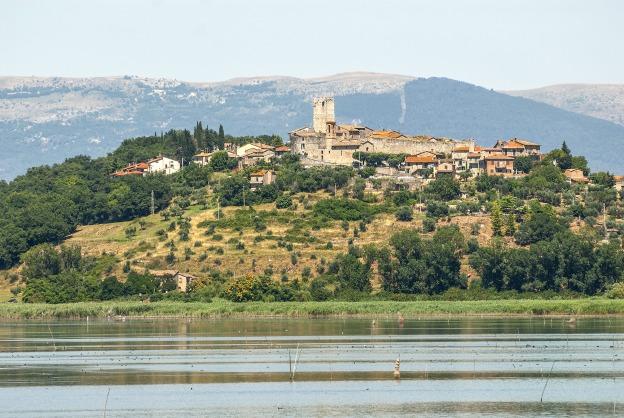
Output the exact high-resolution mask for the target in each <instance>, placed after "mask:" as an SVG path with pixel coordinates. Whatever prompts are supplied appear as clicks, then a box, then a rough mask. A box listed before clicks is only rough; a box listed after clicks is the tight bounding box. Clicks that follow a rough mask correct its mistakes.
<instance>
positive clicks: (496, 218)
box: [490, 200, 503, 236]
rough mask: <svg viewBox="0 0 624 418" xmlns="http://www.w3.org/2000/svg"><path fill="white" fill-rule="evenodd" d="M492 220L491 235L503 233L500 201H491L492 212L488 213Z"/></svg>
mask: <svg viewBox="0 0 624 418" xmlns="http://www.w3.org/2000/svg"><path fill="white" fill-rule="evenodd" d="M490 219H491V221H492V235H494V236H501V235H503V214H502V212H501V206H500V202H499V201H498V200H496V201H494V203H492V212H491V214H490Z"/></svg>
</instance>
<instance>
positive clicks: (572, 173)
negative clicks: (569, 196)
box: [563, 168, 589, 184]
mask: <svg viewBox="0 0 624 418" xmlns="http://www.w3.org/2000/svg"><path fill="white" fill-rule="evenodd" d="M563 175H564V176H565V177H566V179H567V180H568V182H569V183H580V184H587V183H589V179H588V178H587V177H585V174H584V173H583V170H580V169H578V168H569V169H567V170H565V171H564V172H563Z"/></svg>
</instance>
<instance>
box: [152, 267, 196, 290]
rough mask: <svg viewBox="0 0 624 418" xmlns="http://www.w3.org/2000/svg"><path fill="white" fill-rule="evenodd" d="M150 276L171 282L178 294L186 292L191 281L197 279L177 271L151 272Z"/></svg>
mask: <svg viewBox="0 0 624 418" xmlns="http://www.w3.org/2000/svg"><path fill="white" fill-rule="evenodd" d="M150 274H151V275H152V276H154V277H155V278H157V279H160V280H173V281H174V282H175V284H176V289H177V290H178V291H180V292H187V291H188V290H189V286H190V284H191V283H192V282H193V280H196V279H197V277H195V276H193V275H192V274H189V273H181V272H179V271H178V270H151V271H150Z"/></svg>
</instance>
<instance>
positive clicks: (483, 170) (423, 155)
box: [402, 138, 541, 177]
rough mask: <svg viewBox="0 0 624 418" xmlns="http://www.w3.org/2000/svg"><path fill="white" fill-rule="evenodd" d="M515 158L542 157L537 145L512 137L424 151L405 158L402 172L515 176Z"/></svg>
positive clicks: (414, 173)
mask: <svg viewBox="0 0 624 418" xmlns="http://www.w3.org/2000/svg"><path fill="white" fill-rule="evenodd" d="M518 157H531V158H534V159H536V160H539V159H540V158H541V151H540V145H539V144H536V143H535V142H531V141H527V140H523V139H518V138H513V139H510V140H507V141H502V140H501V141H497V142H496V144H494V146H493V147H481V146H479V145H476V144H475V143H474V142H473V141H471V142H469V143H467V144H466V143H464V144H457V145H455V147H454V148H453V150H452V151H451V153H450V155H449V154H444V153H435V152H432V151H423V152H420V153H417V154H414V155H408V156H406V157H405V161H404V163H403V167H402V168H403V171H404V172H406V173H409V174H412V175H416V176H420V177H423V176H427V175H429V174H433V175H434V176H438V175H459V174H460V173H464V172H468V173H471V174H473V175H478V174H488V175H491V176H502V177H512V176H514V175H516V174H517V173H516V171H515V170H514V161H515V159H516V158H518Z"/></svg>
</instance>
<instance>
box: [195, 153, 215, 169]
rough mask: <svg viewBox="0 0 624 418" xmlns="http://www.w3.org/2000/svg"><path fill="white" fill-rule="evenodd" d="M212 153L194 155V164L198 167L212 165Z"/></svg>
mask: <svg viewBox="0 0 624 418" xmlns="http://www.w3.org/2000/svg"><path fill="white" fill-rule="evenodd" d="M212 154H213V153H212V152H207V151H202V152H198V153H197V154H195V155H193V162H194V163H195V164H197V165H201V166H205V165H208V164H210V159H211V158H212Z"/></svg>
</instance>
